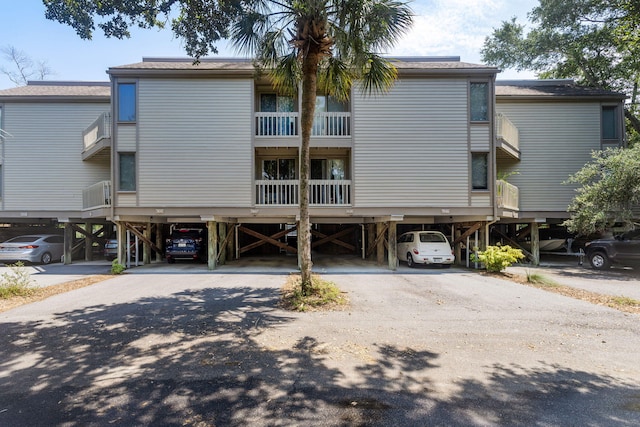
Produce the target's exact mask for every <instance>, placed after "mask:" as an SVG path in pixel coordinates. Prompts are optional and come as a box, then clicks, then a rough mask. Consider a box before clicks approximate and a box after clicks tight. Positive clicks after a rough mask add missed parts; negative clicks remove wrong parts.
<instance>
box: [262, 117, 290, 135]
mask: <svg viewBox="0 0 640 427" xmlns="http://www.w3.org/2000/svg"><path fill="white" fill-rule="evenodd" d="M297 135H298V113H256V136H297Z"/></svg>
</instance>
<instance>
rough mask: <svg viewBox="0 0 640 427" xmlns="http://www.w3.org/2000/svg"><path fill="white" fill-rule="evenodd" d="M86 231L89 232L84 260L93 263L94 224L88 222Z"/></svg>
mask: <svg viewBox="0 0 640 427" xmlns="http://www.w3.org/2000/svg"><path fill="white" fill-rule="evenodd" d="M84 229H85V231H86V232H87V234H86V235H85V236H84V260H85V261H93V223H92V222H90V221H87V222H86V223H85V224H84Z"/></svg>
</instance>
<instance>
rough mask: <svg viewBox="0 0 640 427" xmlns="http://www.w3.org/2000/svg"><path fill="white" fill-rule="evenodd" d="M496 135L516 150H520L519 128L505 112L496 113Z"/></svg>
mask: <svg viewBox="0 0 640 427" xmlns="http://www.w3.org/2000/svg"><path fill="white" fill-rule="evenodd" d="M496 135H497V136H498V139H502V140H503V141H504V142H506V143H507V144H509V145H511V146H512V147H513V148H515V149H516V150H520V136H519V132H518V128H517V127H516V126H515V125H514V124H513V123H512V122H511V120H509V118H508V117H507V116H505V115H504V114H501V113H498V114H496Z"/></svg>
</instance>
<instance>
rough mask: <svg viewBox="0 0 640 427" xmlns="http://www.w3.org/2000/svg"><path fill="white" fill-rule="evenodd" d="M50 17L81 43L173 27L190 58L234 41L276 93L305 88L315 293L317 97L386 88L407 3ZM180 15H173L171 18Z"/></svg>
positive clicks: (303, 218)
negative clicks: (98, 34)
mask: <svg viewBox="0 0 640 427" xmlns="http://www.w3.org/2000/svg"><path fill="white" fill-rule="evenodd" d="M44 3H45V5H46V6H47V11H46V16H47V18H49V19H54V20H57V21H59V22H62V23H65V24H69V25H71V26H72V27H73V28H74V29H75V30H76V32H77V33H78V35H79V36H80V37H82V38H91V36H92V34H93V31H94V30H95V25H96V23H95V19H98V20H99V21H100V22H98V24H97V25H98V27H99V28H101V29H102V30H103V31H104V33H105V35H106V36H108V37H119V38H122V37H129V36H130V33H129V28H130V27H131V26H134V25H135V26H139V27H142V28H151V27H163V26H164V25H165V23H166V22H167V21H168V20H169V17H170V16H172V15H171V13H172V9H177V13H178V16H177V18H173V19H172V20H171V25H172V29H173V31H174V33H175V34H176V35H178V36H179V37H180V38H182V39H184V40H185V43H186V51H187V53H188V54H189V55H191V56H193V57H195V58H196V59H197V58H200V57H202V56H204V55H206V54H208V53H209V52H213V53H216V52H217V50H216V48H215V42H216V41H218V40H220V39H221V38H229V39H230V40H231V41H232V42H233V43H234V44H235V46H236V47H237V48H238V49H239V50H240V51H241V52H245V53H248V54H250V55H252V56H253V57H254V58H255V64H256V66H257V67H258V68H261V69H265V70H266V71H267V72H269V73H270V75H271V77H272V78H273V81H274V85H275V87H276V88H277V89H278V90H280V91H282V92H286V93H296V91H297V89H298V87H300V85H301V87H302V93H301V94H300V96H301V112H300V129H301V134H302V135H301V136H302V138H301V139H302V142H301V147H300V159H301V160H300V163H301V164H300V223H299V229H298V240H299V242H298V247H299V250H300V264H301V265H300V267H301V283H302V288H303V293H306V290H308V289H310V287H311V267H312V262H311V224H310V218H309V177H310V155H309V145H310V144H309V143H310V139H311V131H312V128H313V118H314V113H315V103H316V94H317V93H318V91H320V92H322V93H323V94H326V95H330V96H334V97H335V98H337V99H340V100H344V99H346V98H348V96H349V94H350V92H351V87H352V85H353V84H354V82H356V81H358V82H360V83H359V84H360V87H361V88H362V90H363V91H364V93H367V94H369V93H377V92H381V91H384V90H386V89H388V88H389V87H390V86H391V84H392V83H393V81H394V80H395V78H396V73H397V72H396V69H395V67H394V66H393V65H392V64H391V63H390V62H389V61H387V60H385V59H384V58H382V57H381V56H380V54H381V53H384V51H385V50H387V49H389V48H390V47H391V46H393V44H394V43H395V42H396V40H397V39H398V38H399V36H401V35H402V34H403V33H404V32H405V31H407V30H408V29H409V27H410V26H411V24H412V12H411V9H410V8H409V7H408V6H407V4H406V3H404V2H402V1H396V0H302V1H301V0H281V1H279V0H252V1H250V0H103V1H100V2H87V1H86V0H44ZM174 13H175V11H174Z"/></svg>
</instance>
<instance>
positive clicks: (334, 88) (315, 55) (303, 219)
mask: <svg viewBox="0 0 640 427" xmlns="http://www.w3.org/2000/svg"><path fill="white" fill-rule="evenodd" d="M412 17H413V14H412V12H411V9H410V8H409V6H408V5H407V3H404V2H399V1H393V0H282V1H279V0H257V1H253V2H247V3H246V6H245V10H244V11H243V12H242V13H240V14H239V18H238V19H237V20H236V21H235V23H234V24H233V26H232V29H231V41H232V42H233V43H234V45H235V46H236V48H237V49H238V51H239V52H241V53H246V54H249V55H250V56H251V57H253V58H255V62H256V65H257V66H258V67H259V68H262V69H265V70H267V72H268V73H269V74H270V76H271V78H272V80H273V84H274V87H275V88H276V89H277V90H279V91H282V92H283V93H289V94H295V93H296V92H297V89H298V87H299V85H300V83H301V84H302V93H301V111H300V129H301V133H302V142H301V147H300V223H299V229H298V249H299V251H300V270H301V285H302V292H303V293H304V294H307V293H308V291H309V289H310V285H311V267H312V261H311V224H310V220H309V176H310V157H309V142H310V139H311V131H312V127H313V117H314V114H315V104H316V93H317V92H318V90H319V91H320V92H322V93H324V94H326V95H330V96H333V97H335V98H336V99H338V100H346V99H348V97H349V95H350V93H351V87H352V86H353V85H354V84H355V83H356V82H358V84H359V86H360V89H361V91H362V92H363V93H364V94H371V93H380V92H384V91H386V90H387V89H389V88H390V87H391V85H392V84H393V82H394V81H395V78H396V76H397V70H396V68H395V67H394V66H393V64H391V63H390V62H389V61H388V60H386V59H384V58H382V57H381V56H380V55H381V53H382V52H383V51H385V50H387V49H389V48H391V47H392V46H393V44H394V43H395V42H396V41H397V40H398V38H399V37H400V36H401V35H402V34H403V33H404V32H406V31H407V30H408V29H409V28H410V26H411V24H412V20H413V19H412Z"/></svg>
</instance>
